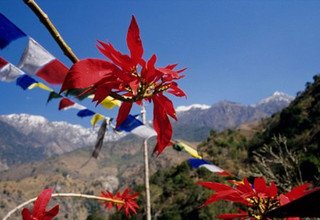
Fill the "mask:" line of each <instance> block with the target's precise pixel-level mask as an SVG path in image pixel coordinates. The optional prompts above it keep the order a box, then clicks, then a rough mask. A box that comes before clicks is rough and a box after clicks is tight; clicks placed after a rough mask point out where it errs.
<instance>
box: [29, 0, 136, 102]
mask: <svg viewBox="0 0 320 220" xmlns="http://www.w3.org/2000/svg"><path fill="white" fill-rule="evenodd" d="M23 1H24V3H25V4H26V5H27V6H28V7H29V8H30V9H31V10H32V11H33V12H34V13H35V14H36V15H37V17H38V18H39V20H40V21H41V22H42V24H43V25H44V26H45V27H46V28H47V30H48V31H49V33H50V34H51V36H52V37H53V39H54V40H55V41H56V42H57V44H58V45H59V47H60V48H61V50H62V51H63V53H64V55H66V56H67V57H68V58H69V59H70V60H71V62H72V63H76V62H78V61H79V59H78V57H77V56H76V55H75V54H74V53H73V51H72V49H71V48H70V47H69V46H68V44H67V43H66V42H65V41H64V40H63V38H62V36H61V35H60V33H59V31H58V30H57V29H56V27H55V26H54V24H53V23H52V22H51V20H50V19H49V16H48V15H47V14H46V13H44V11H43V10H42V9H41V8H40V6H39V5H38V4H37V3H36V2H35V0H23ZM109 95H110V96H111V97H112V98H114V99H117V100H120V101H123V102H135V101H137V100H138V99H139V98H137V97H133V98H129V97H124V96H122V95H119V94H117V93H115V92H110V94H109Z"/></svg>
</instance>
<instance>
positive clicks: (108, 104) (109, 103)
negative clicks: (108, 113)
mask: <svg viewBox="0 0 320 220" xmlns="http://www.w3.org/2000/svg"><path fill="white" fill-rule="evenodd" d="M100 104H101V105H102V106H103V107H104V108H106V109H112V108H114V107H116V106H120V105H121V101H119V100H116V99H114V98H112V97H110V96H107V97H106V98H105V99H104V100H103V101H102V102H101V103H100Z"/></svg>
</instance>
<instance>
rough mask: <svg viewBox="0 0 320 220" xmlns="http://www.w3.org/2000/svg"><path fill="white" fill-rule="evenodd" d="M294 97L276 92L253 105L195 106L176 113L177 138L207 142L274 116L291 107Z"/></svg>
mask: <svg viewBox="0 0 320 220" xmlns="http://www.w3.org/2000/svg"><path fill="white" fill-rule="evenodd" d="M292 100H293V97H291V96H289V95H286V94H285V93H282V92H275V93H274V94H273V95H271V96H270V97H267V98H265V99H262V100H261V101H259V102H257V103H256V104H253V105H243V104H240V103H235V102H230V101H220V102H218V103H215V104H213V105H212V106H208V105H201V104H195V105H190V106H180V107H178V108H177V109H176V111H177V117H178V121H177V122H176V123H174V134H175V136H176V137H177V138H184V139H187V140H198V141H200V140H203V139H204V138H205V137H207V135H208V134H209V131H210V130H216V131H222V130H224V129H227V128H235V127H238V126H239V125H240V124H242V123H246V122H252V121H256V120H259V119H261V118H265V117H268V116H271V115H272V114H274V113H276V112H279V111H280V110H282V109H283V108H285V107H287V106H288V105H289V104H290V102H291V101H292Z"/></svg>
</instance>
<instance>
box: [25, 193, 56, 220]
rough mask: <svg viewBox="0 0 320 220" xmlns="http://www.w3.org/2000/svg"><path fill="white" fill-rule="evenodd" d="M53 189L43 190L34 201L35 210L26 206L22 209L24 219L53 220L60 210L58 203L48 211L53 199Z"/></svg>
mask: <svg viewBox="0 0 320 220" xmlns="http://www.w3.org/2000/svg"><path fill="white" fill-rule="evenodd" d="M51 195H52V189H45V190H43V191H42V192H41V193H40V195H39V196H38V198H37V200H36V201H35V203H34V206H33V210H32V212H30V210H29V209H27V208H24V209H23V210H22V217H23V220H51V219H53V217H55V216H56V215H57V214H58V212H59V205H56V206H55V207H53V208H52V209H50V210H49V211H46V207H47V205H48V203H49V201H50V199H51Z"/></svg>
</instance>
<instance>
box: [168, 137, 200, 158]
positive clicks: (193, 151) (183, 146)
mask: <svg viewBox="0 0 320 220" xmlns="http://www.w3.org/2000/svg"><path fill="white" fill-rule="evenodd" d="M173 149H175V150H178V151H181V150H184V151H185V152H187V153H188V154H190V155H191V156H192V157H194V158H198V159H201V158H202V157H201V156H200V155H199V154H198V151H197V150H196V149H194V148H192V147H190V146H188V145H187V144H185V143H183V142H181V141H178V142H176V143H174V144H173Z"/></svg>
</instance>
